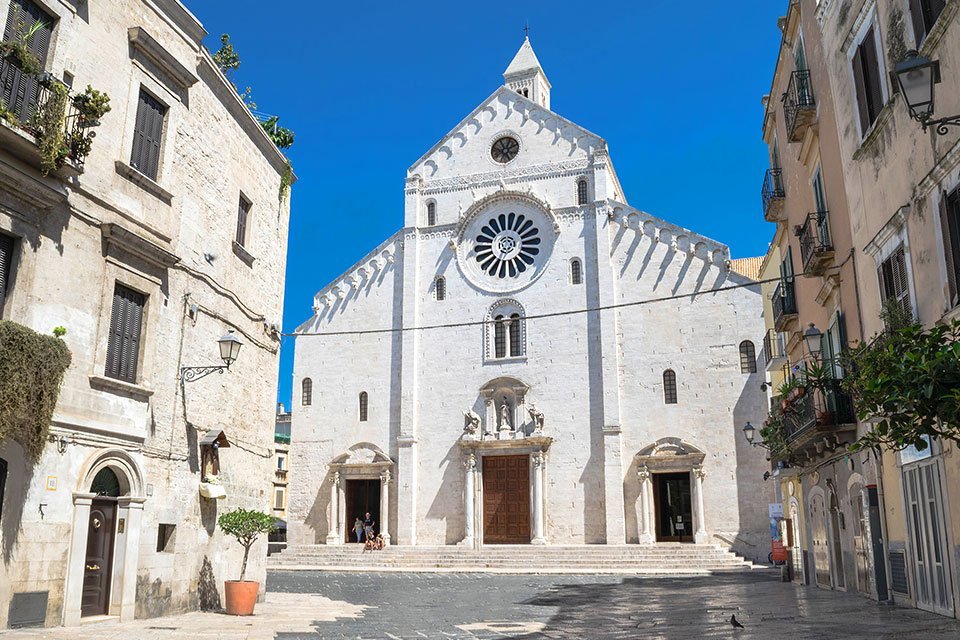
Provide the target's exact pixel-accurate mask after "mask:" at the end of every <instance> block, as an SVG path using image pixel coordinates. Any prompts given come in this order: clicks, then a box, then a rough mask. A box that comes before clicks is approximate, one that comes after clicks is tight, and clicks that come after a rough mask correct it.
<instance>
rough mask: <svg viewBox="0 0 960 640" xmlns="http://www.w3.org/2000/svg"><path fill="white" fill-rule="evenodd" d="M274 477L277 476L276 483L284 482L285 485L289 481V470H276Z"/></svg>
mask: <svg viewBox="0 0 960 640" xmlns="http://www.w3.org/2000/svg"><path fill="white" fill-rule="evenodd" d="M274 476H275V478H276V482H283V483H285V482H286V481H287V470H286V469H275V470H274Z"/></svg>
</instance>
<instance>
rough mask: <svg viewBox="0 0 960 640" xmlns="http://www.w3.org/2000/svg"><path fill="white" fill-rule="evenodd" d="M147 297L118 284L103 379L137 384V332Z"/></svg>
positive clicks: (140, 327) (139, 328) (138, 345)
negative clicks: (106, 377)
mask: <svg viewBox="0 0 960 640" xmlns="http://www.w3.org/2000/svg"><path fill="white" fill-rule="evenodd" d="M145 303H146V296H144V295H143V294H142V293H138V292H136V291H134V290H132V289H128V288H127V287H124V286H123V285H121V284H117V285H116V287H115V288H114V291H113V307H112V309H111V313H110V334H109V336H108V338H107V365H106V371H105V375H107V376H108V377H111V378H116V379H118V380H125V381H127V382H136V381H137V365H138V362H139V359H140V332H141V329H142V324H143V307H144V304H145Z"/></svg>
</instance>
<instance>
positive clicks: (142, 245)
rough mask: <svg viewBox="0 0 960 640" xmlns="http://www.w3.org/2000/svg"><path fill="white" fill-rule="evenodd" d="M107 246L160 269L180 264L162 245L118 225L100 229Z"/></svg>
mask: <svg viewBox="0 0 960 640" xmlns="http://www.w3.org/2000/svg"><path fill="white" fill-rule="evenodd" d="M100 231H101V233H102V234H103V240H104V242H106V244H107V246H108V247H109V246H116V247H119V248H121V249H123V250H124V251H126V252H127V253H132V254H133V255H135V256H137V257H139V258H142V259H144V260H146V261H147V262H150V263H151V264H154V265H156V266H158V267H163V268H166V267H172V266H173V265H175V264H177V263H178V262H180V257H179V256H177V255H175V254H174V253H171V252H170V251H167V250H166V249H164V248H163V247H161V246H160V245H158V244H156V243H154V242H151V241H150V240H148V239H146V238H144V237H143V236H140V235H137V234H136V233H133V232H132V231H129V230H127V229H124V228H123V227H121V226H120V225H118V224H114V223H107V224H104V225H103V226H102V227H101V228H100Z"/></svg>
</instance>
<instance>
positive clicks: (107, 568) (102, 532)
mask: <svg viewBox="0 0 960 640" xmlns="http://www.w3.org/2000/svg"><path fill="white" fill-rule="evenodd" d="M116 525H117V503H116V501H114V500H94V501H93V504H92V505H90V520H89V522H88V524H87V553H86V558H85V561H84V565H83V567H84V569H83V595H82V597H81V600H80V615H81V616H97V615H106V614H108V613H109V612H110V575H111V573H112V571H111V568H112V567H111V565H112V564H113V540H114V532H115V531H116Z"/></svg>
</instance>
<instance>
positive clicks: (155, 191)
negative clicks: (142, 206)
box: [115, 160, 173, 204]
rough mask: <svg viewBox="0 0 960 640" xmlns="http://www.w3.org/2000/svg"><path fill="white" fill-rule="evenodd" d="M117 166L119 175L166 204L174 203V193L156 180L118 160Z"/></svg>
mask: <svg viewBox="0 0 960 640" xmlns="http://www.w3.org/2000/svg"><path fill="white" fill-rule="evenodd" d="M115 166H116V168H117V173H119V174H120V175H121V176H123V177H124V178H126V179H127V180H129V181H130V182H132V183H133V184H135V185H137V186H138V187H140V188H141V189H143V190H144V191H146V192H147V193H149V194H150V195H152V196H154V197H156V198H158V199H160V200H162V201H163V202H164V204H170V203H171V202H172V201H173V194H172V193H170V192H169V191H167V190H166V189H164V188H163V187H161V186H160V185H159V184H157V182H156V181H155V180H152V179H151V178H149V177H148V176H146V175H144V174H142V173H140V172H139V171H137V170H136V169H134V168H133V167H131V166H130V165H128V164H127V163H125V162H121V161H119V160H117V161H116V163H115Z"/></svg>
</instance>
